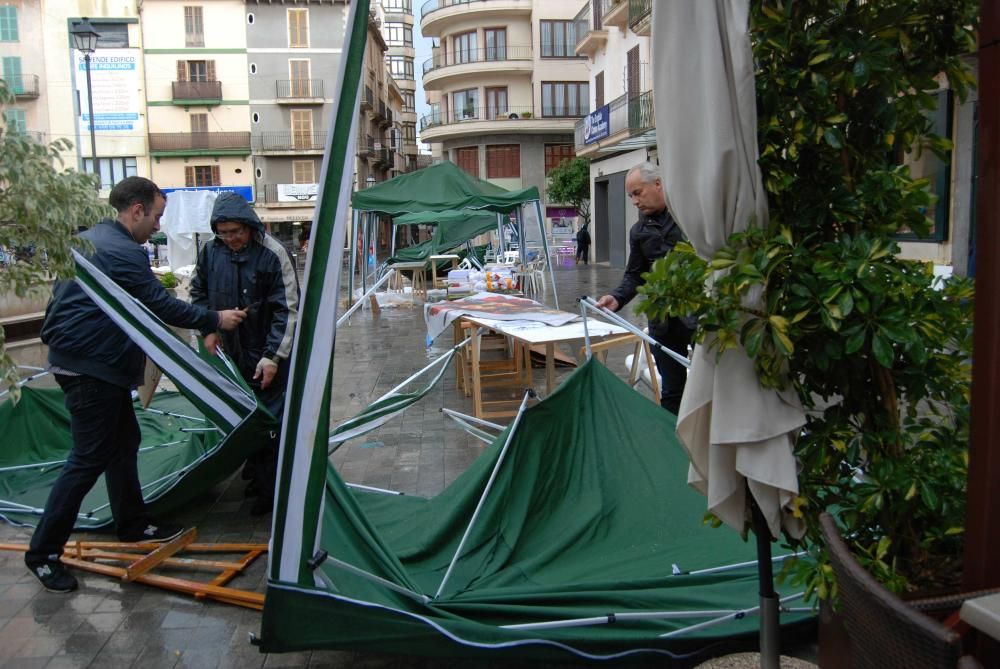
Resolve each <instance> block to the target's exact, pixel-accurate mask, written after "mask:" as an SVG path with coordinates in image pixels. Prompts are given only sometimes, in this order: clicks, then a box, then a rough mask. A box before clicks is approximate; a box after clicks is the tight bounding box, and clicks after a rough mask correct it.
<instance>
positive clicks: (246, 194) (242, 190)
mask: <svg viewBox="0 0 1000 669" xmlns="http://www.w3.org/2000/svg"><path fill="white" fill-rule="evenodd" d="M95 115H96V113H95ZM161 190H163V192H164V193H166V194H167V195H169V194H170V193H173V192H175V191H198V190H208V191H214V192H216V193H236V194H237V195H240V196H242V197H243V199H244V200H246V201H247V202H253V186H191V187H190V188H163V189H161Z"/></svg>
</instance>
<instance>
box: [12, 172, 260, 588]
mask: <svg viewBox="0 0 1000 669" xmlns="http://www.w3.org/2000/svg"><path fill="white" fill-rule="evenodd" d="M166 202H167V200H166V195H164V193H163V191H161V190H160V189H159V188H158V187H157V185H156V184H155V183H153V182H152V181H150V180H149V179H144V178H142V177H128V178H126V179H124V180H122V181H121V182H119V183H118V185H116V186H115V187H114V188H113V189H112V190H111V194H110V197H109V203H110V204H111V206H112V207H114V209H115V210H116V211H117V212H118V216H117V218H116V219H114V220H111V219H105V220H102V221H100V222H99V223H98V224H97V225H95V226H94V227H93V228H91V229H89V230H87V231H86V232H83V233H82V234H81V235H80V237H81V238H83V239H85V240H87V241H88V242H90V244H91V245H92V248H93V251H92V252H91V253H90V255H89V259H90V261H91V262H92V263H93V264H94V265H95V266H96V267H97V268H98V269H99V270H101V271H102V272H103V273H104V274H106V275H107V276H108V277H109V278H110V279H111V280H113V281H114V282H115V283H117V284H118V285H119V286H121V287H122V288H124V289H125V290H126V291H128V292H129V294H131V295H132V296H133V297H135V298H136V299H138V300H139V301H140V302H142V303H143V304H144V305H146V307H148V308H149V310H150V311H152V312H153V313H154V314H156V315H157V316H159V317H160V318H161V319H162V320H164V321H165V322H166V323H168V324H170V325H174V326H177V327H188V328H200V329H205V330H216V329H222V330H232V329H233V328H235V327H236V326H237V325H239V324H240V322H242V321H243V319H244V318H245V317H246V314H245V313H243V312H242V311H239V310H236V309H228V310H223V311H209V310H207V309H205V308H203V307H196V306H192V305H190V304H187V303H186V302H183V301H181V300H177V299H175V298H173V297H171V296H170V295H169V294H167V291H166V290H165V289H164V288H163V286H162V285H161V284H160V282H159V280H158V279H157V278H156V276H155V275H154V274H153V272H152V270H151V269H150V268H149V256H148V255H147V254H146V251H145V250H144V248H143V246H142V245H143V244H145V243H146V241H147V240H148V239H149V237H150V236H151V235H152V234H153V233H154V232H156V231H157V230H159V228H160V217H161V216H163V210H164V208H165V207H166ZM41 338H42V341H43V342H44V343H45V344H47V345H48V347H49V353H48V360H49V370H50V371H51V372H52V373H53V374H54V375H55V379H56V381H57V382H58V383H59V385H60V387H61V388H62V390H63V393H64V394H65V396H66V400H65V401H66V408H67V409H68V410H69V414H70V432H71V434H72V437H73V446H72V449H71V450H70V453H69V457H68V458H67V459H66V463H65V465H63V469H62V472H61V473H60V474H59V478H58V479H57V480H56V482H55V485H54V486H53V487H52V491H51V493H49V498H48V501H47V502H46V503H45V510H44V512H43V514H42V517H41V520H40V521H39V523H38V527H37V528H35V532H34V534H32V536H31V543H30V544H29V547H28V550H27V552H26V553H25V555H24V562H25V564H26V565H27V567H28V569H29V570H30V571H31V573H32V574H33V575H34V576H35V577H36V578H37V579H38V580H39V581H41V583H42V585H43V586H44V587H45V589H46V590H49V591H50V592H71V591H73V590H76V588H77V580H76V578H75V577H74V576H73V575H72V574H70V573H69V571H67V569H66V567H65V566H64V565H63V564H62V562H61V561H60V556H61V555H62V552H63V546H64V545H65V544H66V541H67V540H68V539H69V536H70V534H71V533H72V531H73V525H74V524H75V523H76V518H77V514H78V513H79V511H80V505H81V504H82V503H83V499H84V497H85V496H86V495H87V493H88V492H90V489H91V488H93V487H94V484H95V483H96V482H97V479H98V478H99V477H100V476H101V474H104V475H105V482H106V483H107V487H108V500H109V501H110V506H111V513H112V515H113V517H114V524H115V531H116V532H117V534H118V538H119V539H121V540H122V541H129V542H132V541H142V542H162V541H167V540H170V539H173V538H174V537H177V536H178V535H180V533H181V532H182V531H183V527H181V526H179V525H172V524H167V523H161V522H159V521H155V520H153V519H151V518H150V517H149V515H148V513H147V511H146V505H145V502H144V501H143V498H142V489H141V488H140V485H139V472H138V464H137V454H138V449H139V442H140V439H141V437H140V434H139V424H138V422H137V421H136V417H135V410H134V409H133V405H132V389H133V388H135V387H136V386H138V385H139V384H140V383H142V378H143V368H144V366H145V362H146V356H145V354H144V353H143V352H142V349H140V348H139V347H138V345H136V344H135V343H134V342H132V341H131V340H130V339H129V337H128V335H126V334H125V332H124V331H123V330H122V329H121V328H119V327H118V326H117V325H116V324H115V323H114V322H113V321H112V320H111V318H110V317H109V316H108V315H107V314H105V313H104V312H103V311H102V310H101V308H100V307H98V306H97V304H96V303H95V302H94V301H93V300H91V299H90V297H88V296H87V294H86V293H85V292H84V291H83V288H81V287H80V285H79V284H78V283H77V282H76V281H72V280H65V281H59V282H57V283H56V285H55V288H54V289H53V292H52V299H51V300H50V301H49V304H48V307H47V308H46V310H45V320H44V321H43V324H42V333H41Z"/></svg>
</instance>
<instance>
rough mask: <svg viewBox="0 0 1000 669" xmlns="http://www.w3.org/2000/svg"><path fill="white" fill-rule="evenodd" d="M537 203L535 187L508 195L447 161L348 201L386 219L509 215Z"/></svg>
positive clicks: (358, 208)
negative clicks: (451, 213)
mask: <svg viewBox="0 0 1000 669" xmlns="http://www.w3.org/2000/svg"><path fill="white" fill-rule="evenodd" d="M538 199H539V195H538V189H537V188H535V187H534V186H531V187H529V188H523V189H521V190H516V191H508V190H505V189H503V188H501V187H499V186H495V185H493V184H491V183H489V182H488V181H483V180H482V179H477V178H476V177H473V176H470V175H469V174H467V173H466V172H465V171H463V170H462V169H460V168H459V167H458V166H457V165H455V164H454V163H451V162H447V161H446V162H442V163H438V164H436V165H431V166H430V167H425V168H423V169H420V170H417V171H416V172H410V173H408V174H401V175H399V176H398V177H395V178H394V179H390V180H389V181H383V182H382V183H380V184H377V185H375V186H372V187H371V188H366V189H365V190H360V191H357V192H356V193H354V195H353V196H352V198H351V206H352V207H353V208H354V209H355V210H356V211H375V212H379V213H382V214H388V215H389V216H397V215H399V214H406V213H415V212H423V211H436V212H439V211H446V210H449V209H488V210H489V211H499V212H510V211H513V210H514V209H517V208H518V207H519V206H520V205H521V204H523V203H525V202H532V201H534V200H538Z"/></svg>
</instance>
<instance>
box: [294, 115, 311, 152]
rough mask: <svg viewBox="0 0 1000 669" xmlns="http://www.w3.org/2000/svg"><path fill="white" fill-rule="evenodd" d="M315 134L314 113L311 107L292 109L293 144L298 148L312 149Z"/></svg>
mask: <svg viewBox="0 0 1000 669" xmlns="http://www.w3.org/2000/svg"><path fill="white" fill-rule="evenodd" d="M312 134H313V113H312V110H311V109H293V110H292V146H293V147H294V148H296V149H311V148H312Z"/></svg>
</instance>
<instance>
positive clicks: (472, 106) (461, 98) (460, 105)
mask: <svg viewBox="0 0 1000 669" xmlns="http://www.w3.org/2000/svg"><path fill="white" fill-rule="evenodd" d="M451 108H452V112H453V114H454V117H455V120H456V121H464V120H466V119H471V118H479V89H478V88H467V89H465V90H464V91H455V92H454V93H452V94H451Z"/></svg>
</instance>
